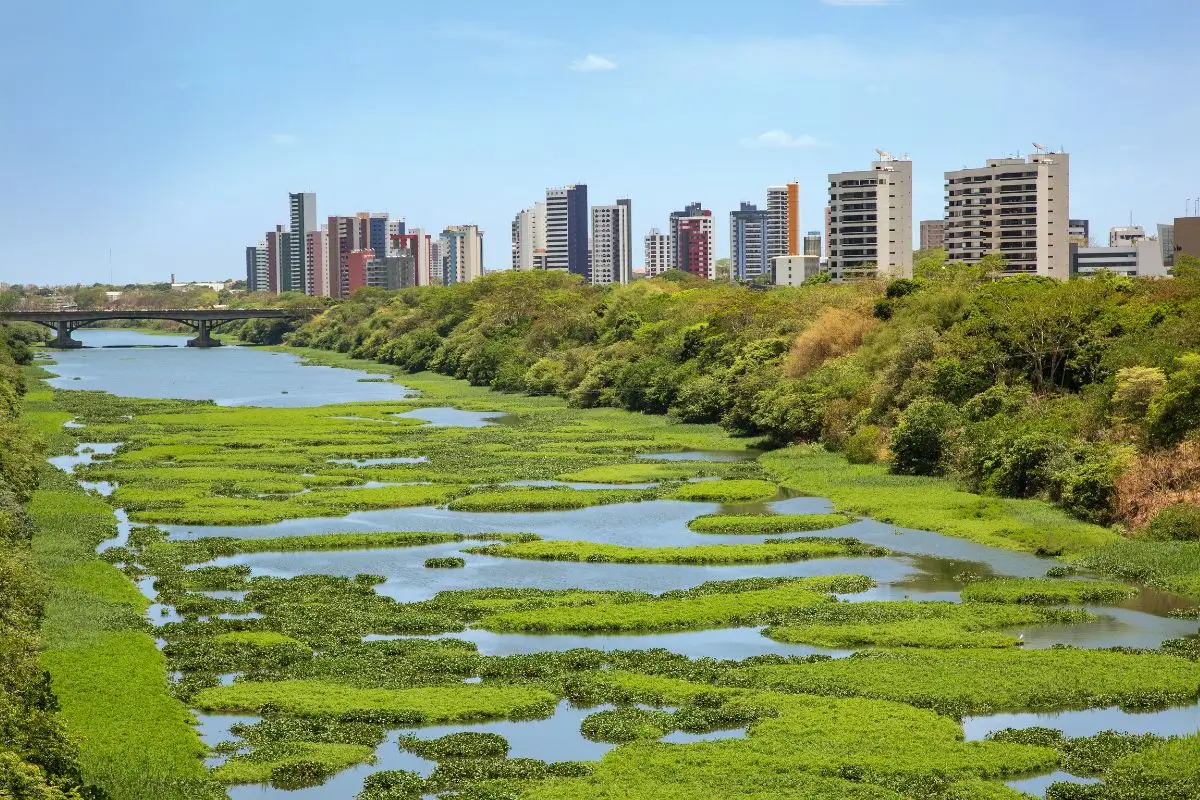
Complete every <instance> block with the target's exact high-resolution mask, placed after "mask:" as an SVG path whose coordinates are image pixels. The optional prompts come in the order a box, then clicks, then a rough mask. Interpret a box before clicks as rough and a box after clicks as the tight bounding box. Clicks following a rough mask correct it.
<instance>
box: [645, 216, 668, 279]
mask: <svg viewBox="0 0 1200 800" xmlns="http://www.w3.org/2000/svg"><path fill="white" fill-rule="evenodd" d="M645 253H646V261H645V269H646V277H647V278H653V277H654V276H655V275H662V274H663V273H664V272H666V271H667V270H669V269H670V268H671V237H670V236H669V235H668V234H665V233H663V232H662V231H660V230H659V229H658V228H651V229H650V232H649V233H648V234H646V246H645Z"/></svg>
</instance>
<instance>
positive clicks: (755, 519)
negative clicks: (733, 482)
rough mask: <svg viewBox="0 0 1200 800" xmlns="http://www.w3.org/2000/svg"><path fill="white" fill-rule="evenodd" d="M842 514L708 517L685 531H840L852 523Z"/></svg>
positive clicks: (765, 532) (739, 532)
mask: <svg viewBox="0 0 1200 800" xmlns="http://www.w3.org/2000/svg"><path fill="white" fill-rule="evenodd" d="M852 521H853V520H852V518H851V517H849V516H847V515H845V514H744V515H730V514H709V515H706V516H702V517H696V518H695V519H693V520H692V521H691V522H689V523H688V528H690V529H691V530H693V531H695V532H696V533H724V534H746V535H748V536H756V535H762V534H772V533H803V532H806V531H824V530H829V529H830V528H840V527H841V526H843V525H848V524H850V522H852Z"/></svg>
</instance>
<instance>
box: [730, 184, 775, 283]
mask: <svg viewBox="0 0 1200 800" xmlns="http://www.w3.org/2000/svg"><path fill="white" fill-rule="evenodd" d="M772 225H773V219H772V218H771V216H770V211H769V210H763V209H760V208H759V207H758V206H756V205H754V204H753V203H742V207H741V208H740V209H738V210H737V211H730V212H729V277H730V278H731V279H734V280H742V281H744V280H753V279H754V278H757V277H758V276H759V275H762V274H763V273H765V272H768V271H769V270H770V268H771V261H770V260H769V258H770V256H769V251H770V242H771V239H770V234H769V231H770V230H771V229H772Z"/></svg>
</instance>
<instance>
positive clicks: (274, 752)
mask: <svg viewBox="0 0 1200 800" xmlns="http://www.w3.org/2000/svg"><path fill="white" fill-rule="evenodd" d="M374 760H375V748H374V747H368V746H365V745H360V744H341V743H338V742H288V743H286V744H278V745H275V746H272V747H265V748H257V749H255V750H254V751H253V752H252V753H248V754H245V755H234V756H231V757H230V758H229V760H228V761H226V762H225V763H224V764H222V765H221V766H219V767H217V768H216V769H215V770H213V777H214V778H216V779H217V780H218V781H220V782H221V783H225V784H231V785H233V784H246V783H270V784H271V785H272V786H275V787H277V788H280V789H301V788H304V787H306V786H314V785H320V784H321V783H324V781H325V779H326V778H328V777H330V776H332V775H334V774H336V773H338V772H341V771H342V770H343V769H346V768H348V767H353V766H354V765H355V764H365V763H372V762H374Z"/></svg>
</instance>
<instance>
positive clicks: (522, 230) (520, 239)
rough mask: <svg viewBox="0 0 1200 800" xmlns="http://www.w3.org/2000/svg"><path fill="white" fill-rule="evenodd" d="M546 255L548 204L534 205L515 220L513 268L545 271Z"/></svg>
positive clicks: (513, 227)
mask: <svg viewBox="0 0 1200 800" xmlns="http://www.w3.org/2000/svg"><path fill="white" fill-rule="evenodd" d="M545 255H546V204H545V203H534V204H533V207H532V208H527V209H525V210H523V211H522V212H521V213H519V214H517V216H516V217H515V218H514V219H513V223H512V268H513V269H516V270H530V269H544V268H545Z"/></svg>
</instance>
